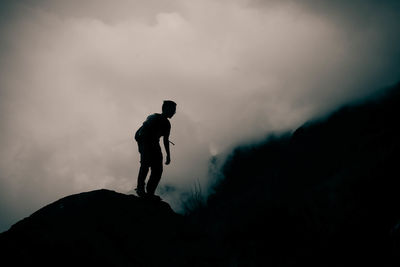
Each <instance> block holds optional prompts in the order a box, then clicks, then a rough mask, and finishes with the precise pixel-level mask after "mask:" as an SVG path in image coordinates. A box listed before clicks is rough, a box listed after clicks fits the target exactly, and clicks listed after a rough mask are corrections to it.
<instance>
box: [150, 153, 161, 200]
mask: <svg viewBox="0 0 400 267" xmlns="http://www.w3.org/2000/svg"><path fill="white" fill-rule="evenodd" d="M150 168H151V174H150V178H149V182H148V183H147V188H146V189H147V194H148V195H154V192H155V191H156V188H157V186H158V183H159V182H160V180H161V175H162V172H163V165H162V158H161V159H160V160H157V161H155V162H153V163H152V164H151V167H150Z"/></svg>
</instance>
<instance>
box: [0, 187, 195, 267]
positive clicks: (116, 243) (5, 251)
mask: <svg viewBox="0 0 400 267" xmlns="http://www.w3.org/2000/svg"><path fill="white" fill-rule="evenodd" d="M187 233H188V232H187V229H186V227H185V225H184V218H183V217H182V216H180V215H178V214H176V213H174V212H173V211H172V209H171V208H170V206H169V205H168V204H167V203H165V202H154V201H153V202H152V201H146V200H143V199H139V198H138V197H135V196H133V195H124V194H120V193H116V192H114V191H109V190H97V191H92V192H87V193H81V194H77V195H71V196H68V197H65V198H63V199H60V200H58V201H56V202H54V203H52V204H50V205H48V206H46V207H44V208H42V209H40V210H39V211H37V212H35V213H34V214H32V215H31V216H30V217H28V218H26V219H24V220H22V221H20V222H18V223H17V224H15V225H13V226H12V228H11V229H10V230H9V231H7V232H5V233H3V234H1V235H0V252H1V254H2V257H1V262H3V263H7V262H8V263H9V264H10V265H4V264H1V265H2V266H31V265H37V264H38V265H37V266H43V265H44V266H186V265H188V264H190V263H191V262H193V261H194V262H198V260H197V259H196V255H193V254H192V253H191V249H190V246H191V242H190V240H188V237H189V238H190V235H188V234H187ZM183 244H184V245H183ZM11 263H12V264H11Z"/></svg>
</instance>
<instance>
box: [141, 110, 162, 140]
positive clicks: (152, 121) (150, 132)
mask: <svg viewBox="0 0 400 267" xmlns="http://www.w3.org/2000/svg"><path fill="white" fill-rule="evenodd" d="M161 119H162V118H161V115H160V114H157V113H155V114H153V115H150V116H149V117H147V119H146V121H145V122H143V125H142V126H140V127H139V129H137V131H136V133H135V140H136V142H141V141H145V140H153V139H155V140H157V137H158V136H157V130H156V129H157V128H155V127H157V126H158V125H159V121H160V120H161Z"/></svg>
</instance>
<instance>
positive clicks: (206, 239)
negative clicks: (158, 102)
mask: <svg viewBox="0 0 400 267" xmlns="http://www.w3.org/2000/svg"><path fill="white" fill-rule="evenodd" d="M398 114H400V85H398V86H396V87H395V88H392V89H391V90H388V91H387V92H386V93H385V94H384V95H382V96H380V97H376V98H375V99H374V100H370V101H368V102H365V103H362V104H356V105H349V106H347V107H344V108H342V109H340V110H338V111H337V112H335V113H333V114H332V115H331V116H329V117H327V118H324V119H321V120H318V121H314V122H309V123H307V124H305V125H304V126H302V127H300V128H299V129H297V130H296V131H295V132H294V133H293V134H286V135H282V136H271V137H269V138H267V139H266V140H265V142H261V143H258V144H253V145H247V146H245V145H243V146H241V147H238V148H237V149H235V150H234V152H233V153H232V155H231V157H230V158H229V159H228V160H227V162H226V163H225V165H224V167H223V169H222V172H223V176H224V177H223V179H221V180H220V181H219V183H218V184H217V185H216V186H215V194H213V195H211V196H210V197H209V199H208V201H207V203H206V205H201V206H199V208H198V209H197V210H193V211H192V213H191V214H189V215H188V216H181V215H178V214H176V213H174V212H173V211H172V209H171V208H170V206H169V205H168V204H167V203H165V202H162V201H161V202H155V201H150V200H146V199H140V198H138V197H135V196H133V195H124V194H119V193H116V192H113V191H109V190H96V191H92V192H87V193H81V194H77V195H72V196H68V197H65V198H63V199H60V200H58V201H56V202H54V203H52V204H50V205H48V206H46V207H44V208H42V209H40V210H39V211H37V212H35V213H34V214H32V215H31V216H29V217H28V218H26V219H24V220H22V221H20V222H18V223H17V224H15V225H14V226H12V228H11V229H10V230H9V231H7V232H5V233H2V234H0V264H1V266H30V265H32V266H33V265H40V266H246V267H247V266H351V267H354V266H364V265H368V266H370V265H372V266H400V258H399V256H400V253H399V252H400V193H399V190H400V175H399V171H398V156H397V154H398V151H399V149H400V142H399V126H398V122H399V119H398ZM6 263H7V264H6ZM10 263H11V264H10Z"/></svg>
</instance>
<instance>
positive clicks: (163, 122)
mask: <svg viewBox="0 0 400 267" xmlns="http://www.w3.org/2000/svg"><path fill="white" fill-rule="evenodd" d="M175 112H176V103H175V102H173V101H170V100H165V101H164V103H163V105H162V114H159V113H154V114H152V115H150V116H148V117H147V119H146V121H145V122H143V125H142V126H141V127H140V128H139V129H138V130H137V132H136V134H135V139H136V141H137V143H138V146H139V152H140V169H139V175H138V180H137V188H136V193H137V194H138V196H140V197H141V196H149V197H154V192H155V191H156V188H157V186H158V183H159V182H160V179H161V175H162V171H163V163H162V160H163V156H162V152H161V147H160V138H161V136H163V141H164V147H165V152H166V154H167V157H166V161H165V164H166V165H168V164H169V163H170V162H171V155H170V150H169V134H170V130H171V124H170V122H169V120H168V119H169V118H172V116H174V114H175ZM149 169H151V174H150V178H149V181H148V183H147V186H145V181H146V177H147V174H148V172H149ZM145 188H146V191H147V192H146V191H145Z"/></svg>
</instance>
